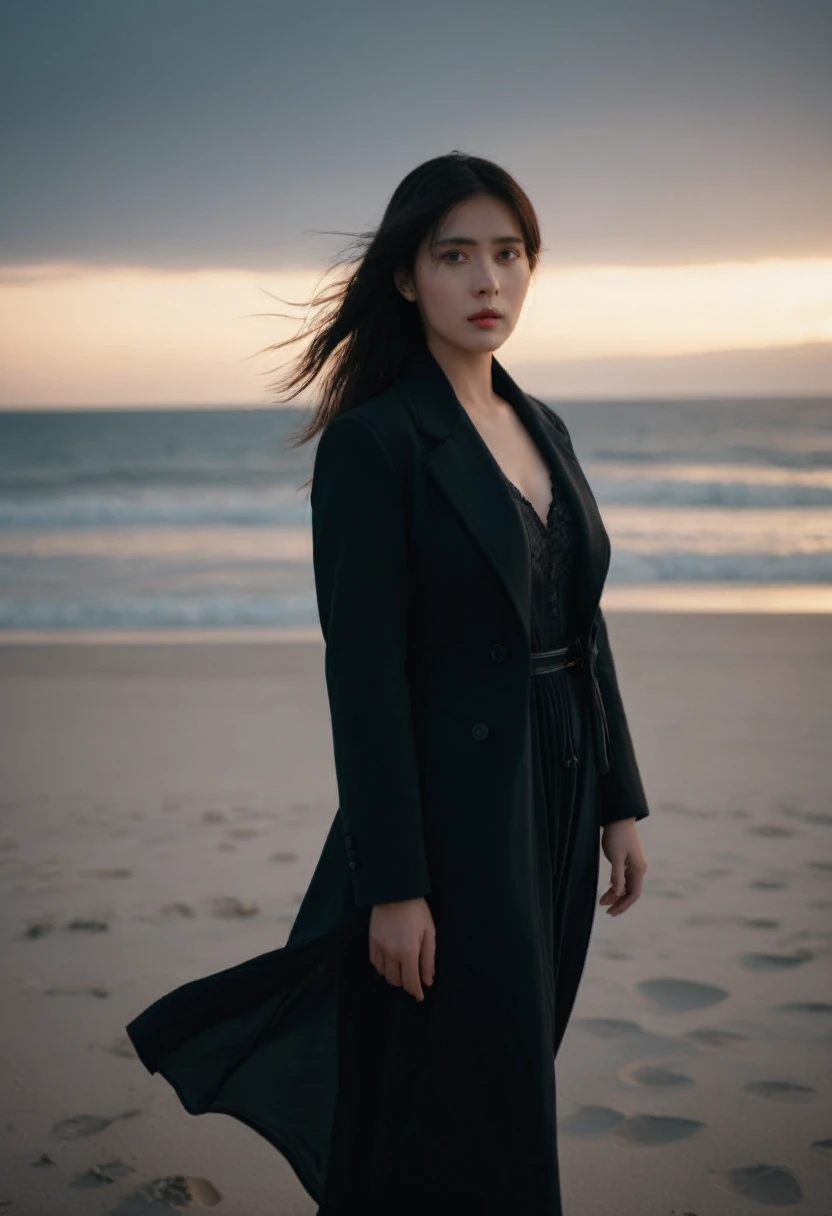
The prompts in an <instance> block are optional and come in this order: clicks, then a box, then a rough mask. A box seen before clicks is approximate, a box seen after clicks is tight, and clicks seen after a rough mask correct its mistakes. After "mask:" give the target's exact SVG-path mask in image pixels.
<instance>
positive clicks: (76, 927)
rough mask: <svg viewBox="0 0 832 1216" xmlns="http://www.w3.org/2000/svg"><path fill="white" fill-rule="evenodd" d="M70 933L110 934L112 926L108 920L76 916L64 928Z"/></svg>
mask: <svg viewBox="0 0 832 1216" xmlns="http://www.w3.org/2000/svg"><path fill="white" fill-rule="evenodd" d="M64 928H65V929H68V930H69V931H70V933H109V931H110V926H109V924H108V922H107V921H106V920H102V919H101V918H100V917H95V916H75V917H73V918H72V920H70V921H68V922H67V923H66V925H65V926H64Z"/></svg>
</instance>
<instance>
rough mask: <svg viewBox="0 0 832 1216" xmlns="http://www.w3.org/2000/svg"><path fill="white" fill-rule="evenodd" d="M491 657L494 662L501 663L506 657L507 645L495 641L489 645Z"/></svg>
mask: <svg viewBox="0 0 832 1216" xmlns="http://www.w3.org/2000/svg"><path fill="white" fill-rule="evenodd" d="M491 657H492V659H493V660H494V662H495V663H503V662H504V661H505V660H506V659H507V658H508V647H507V646H504V645H503V644H502V642H497V643H496V644H495V645H494V646H492V647H491Z"/></svg>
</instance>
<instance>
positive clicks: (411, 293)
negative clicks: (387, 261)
mask: <svg viewBox="0 0 832 1216" xmlns="http://www.w3.org/2000/svg"><path fill="white" fill-rule="evenodd" d="M393 282H394V283H395V284H396V287H397V288H398V290H399V291H400V292H401V294H402V295H403V296H404V298H405V299H406V300H410V302H411V304H412V303H414V301H415V300H416V289H415V287H414V286H413V276H412V275H411V273H410V271H409V270H408V269H407V268H406V267H405V266H399V267H398V268H397V269H396V270H395V271H394V272H393Z"/></svg>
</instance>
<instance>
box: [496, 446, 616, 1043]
mask: <svg viewBox="0 0 832 1216" xmlns="http://www.w3.org/2000/svg"><path fill="white" fill-rule="evenodd" d="M500 471H501V473H502V470H500ZM502 476H503V480H504V482H505V483H506V486H507V487H508V490H509V492H510V494H511V496H512V498H513V499H514V500H515V502H516V504H517V507H518V509H519V511H520V514H521V515H522V518H523V522H524V524H525V528H526V535H527V538H528V543H529V556H530V562H531V571H532V596H531V622H530V625H531V646H532V650H533V651H538V650H554V649H556V648H558V647H561V646H565V645H567V643H568V642H569V641H570V640H571V639H572V637H573V636H574V630H573V628H572V621H571V619H570V606H571V596H570V587H571V580H572V579H573V578H574V577H576V569H577V558H578V556H579V555H578V550H577V532H576V529H575V523H574V519H573V517H572V515H571V513H570V510H569V506H568V504H567V502H566V500H565V498H564V497H563V495H562V494H561V492H560V490H559V488H558V486H557V484H556V482H555V481H554V480H553V479H552V477H551V472H550V482H551V486H552V497H551V502H550V505H549V510H548V515H547V520H546V523H545V524H544V523H543V521H542V519H541V518H540V516H539V515H538V513H537V510H536V508H535V507H534V506H533V504H532V503H531V502H530V501H529V500H528V498H526V497H525V495H524V494H522V493H521V491H520V490H519V489H518V488H517V486H516V485H515V484H514V482H512V481H510V480H509V478H508V477H506V476H505V474H502ZM587 698H588V686H587V683H586V681H585V679H584V678H583V676H582V675H581V674H580V670H579V669H578V668H564V669H562V670H560V671H555V672H547V673H544V674H538V675H533V676H532V678H531V705H530V725H531V744H532V761H533V768H534V779H535V787H536V793H537V797H536V799H535V804H536V811H537V816H536V820H537V822H536V827H537V831H538V833H539V841H538V844H539V847H538V853H537V855H538V859H539V876H538V885H539V892H540V900H541V912H542V924H543V925H544V932H545V933H546V934H547V936H548V934H549V930H550V929H551V935H552V936H551V958H552V973H551V980H552V989H551V993H550V996H551V1009H552V1022H553V1024H552V1037H553V1046H554V1050H555V1052H557V1049H558V1047H559V1045H560V1041H561V1039H562V1037H563V1033H564V1031H565V1029H566V1024H567V1022H568V1020H569V1015H570V1013H571V1010H572V1006H573V1004H574V1002H575V997H576V995H577V990H578V985H579V982H580V978H581V974H582V972H583V968H584V963H585V961H586V952H587V948H588V945H589V937H590V932H591V929H592V922H593V918H594V910H595V900H594V896H595V894H596V888H597V873H598V861H599V835H598V827H597V824H596V822H595V820H594V818H593V817H592V815H591V814H590V813H589V812H588V808H589V807H591V806H592V805H593V799H592V797H591V796H590V797H587V795H588V794H591V793H592V791H590V790H588V789H587V788H586V783H587V782H592V781H594V780H595V768H594V765H593V764H592V763H591V760H590V756H589V752H590V749H591V743H590V739H591V735H590V730H591V724H590V720H589V702H588V699H587ZM593 873H594V875H595V880H594V881H589V878H588V876H590V877H591V875H592V874H593Z"/></svg>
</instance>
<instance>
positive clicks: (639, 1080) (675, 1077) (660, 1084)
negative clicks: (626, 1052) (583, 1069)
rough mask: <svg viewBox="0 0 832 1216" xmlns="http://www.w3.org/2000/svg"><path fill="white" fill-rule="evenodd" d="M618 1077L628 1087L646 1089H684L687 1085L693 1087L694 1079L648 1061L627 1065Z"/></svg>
mask: <svg viewBox="0 0 832 1216" xmlns="http://www.w3.org/2000/svg"><path fill="white" fill-rule="evenodd" d="M618 1077H619V1080H621V1081H623V1082H624V1083H625V1084H626V1085H636V1086H639V1087H643V1088H645V1089H683V1088H684V1087H685V1086H686V1085H693V1077H689V1076H688V1075H687V1073H683V1072H674V1071H673V1069H672V1068H667V1067H665V1066H663V1065H661V1064H653V1063H649V1062H647V1061H642V1062H641V1063H639V1062H637V1061H636V1062H634V1063H631V1064H626V1065H625V1066H624V1067H623V1068H622V1069H620V1070H619V1073H618Z"/></svg>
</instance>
